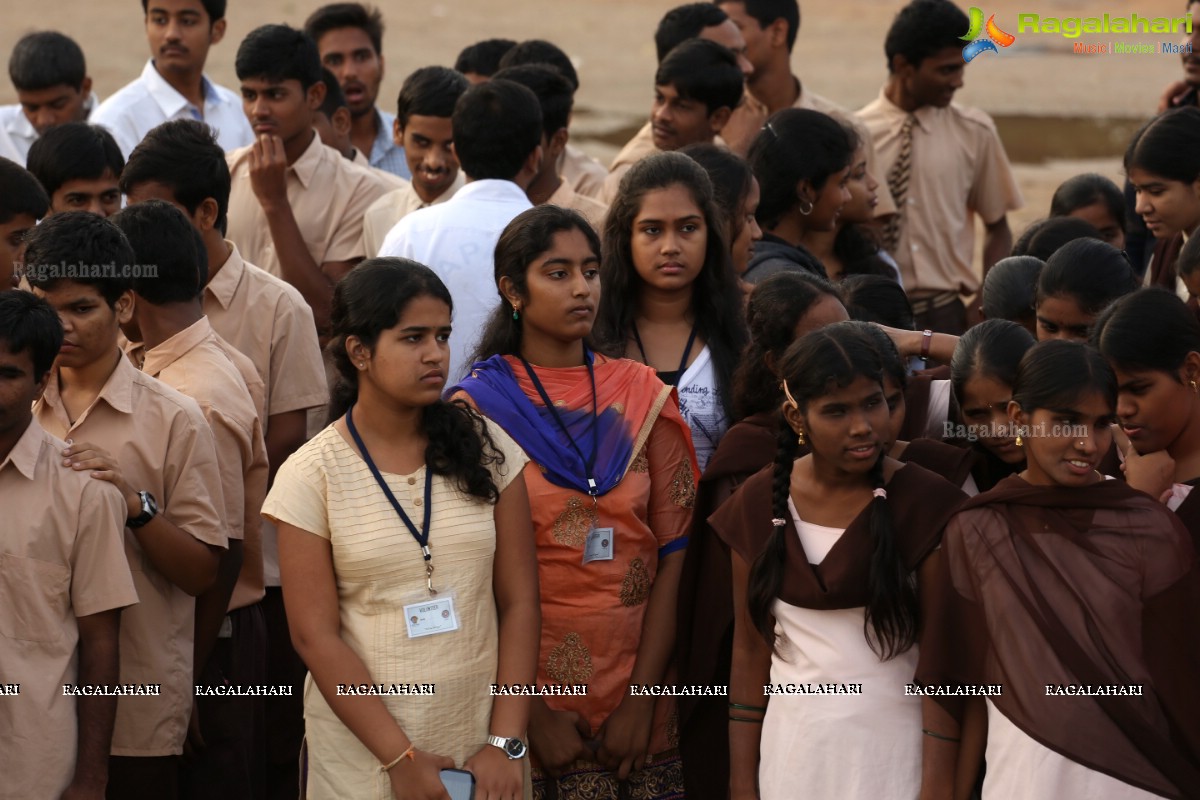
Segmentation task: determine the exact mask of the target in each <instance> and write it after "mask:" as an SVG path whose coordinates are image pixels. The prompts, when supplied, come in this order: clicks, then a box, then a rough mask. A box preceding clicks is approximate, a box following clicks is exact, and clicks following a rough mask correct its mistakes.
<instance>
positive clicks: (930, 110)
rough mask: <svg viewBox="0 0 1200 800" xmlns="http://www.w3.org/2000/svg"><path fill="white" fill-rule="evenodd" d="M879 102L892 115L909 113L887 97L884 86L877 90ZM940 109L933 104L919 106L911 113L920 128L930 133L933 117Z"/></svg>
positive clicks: (904, 115)
mask: <svg viewBox="0 0 1200 800" xmlns="http://www.w3.org/2000/svg"><path fill="white" fill-rule="evenodd" d="M879 102H880V103H881V104H882V105H883V107H884V109H886V110H887V112H888V113H889V114H891V115H892V116H896V117H900V118H901V119H903V118H904V117H907V116H909V114H910V112H908V111H905V110H904V109H903V108H901V107H900V106H898V105H896V104H895V103H893V102H892V101H891V100H890V99H888V96H887V89H886V87H885V88H883V89H880V90H879ZM942 110H943V109H940V108H937V107H935V106H921V107H920V108H918V109H917V110H916V111H913V112H911V114H912V116H913V117H914V118H915V119H916V121H917V125H918V126H919V127H920V128H921V130H923V131H925V132H926V133H930V132H932V130H933V128H932V125H933V118H934V117H935V116H937V114H938V113H939V112H940V111H942Z"/></svg>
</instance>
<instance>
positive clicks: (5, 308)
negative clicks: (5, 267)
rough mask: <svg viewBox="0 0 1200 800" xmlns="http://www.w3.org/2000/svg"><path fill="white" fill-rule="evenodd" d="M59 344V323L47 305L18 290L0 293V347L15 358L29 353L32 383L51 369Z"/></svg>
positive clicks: (61, 328) (60, 321)
mask: <svg viewBox="0 0 1200 800" xmlns="http://www.w3.org/2000/svg"><path fill="white" fill-rule="evenodd" d="M62 343H63V326H62V320H60V319H59V318H58V313H57V312H55V310H54V309H53V308H52V307H51V306H50V304H49V303H47V302H46V301H45V300H43V299H42V298H40V297H38V296H37V295H35V294H33V293H32V292H23V291H21V290H20V289H9V290H7V291H4V292H0V347H3V348H4V349H5V350H7V351H8V352H9V353H11V354H13V355H14V356H15V355H19V354H21V353H24V352H26V351H28V352H29V357H30V359H31V360H32V361H33V379H34V380H35V381H40V380H41V379H42V378H43V377H44V376H45V375H46V373H47V372H49V371H50V368H51V367H52V366H54V359H56V358H58V351H59V349H60V348H61V347H62Z"/></svg>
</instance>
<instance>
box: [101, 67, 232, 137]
mask: <svg viewBox="0 0 1200 800" xmlns="http://www.w3.org/2000/svg"><path fill="white" fill-rule="evenodd" d="M202 81H203V88H204V108H203V110H201V109H199V108H196V106H194V105H192V104H191V103H190V102H188V100H187V98H186V97H184V96H183V95H181V94H180V93H179V92H177V91H175V89H174V87H172V86H171V84H169V83H167V81H166V80H165V79H164V78H163V76H161V75H159V74H158V70H156V69H155V68H154V60H153V59H151V60H150V61H147V62H146V66H145V68H144V69H142V74H141V77H139V78H138V79H137V80H135V81H133V82H132V83H129V84H127V85H126V86H125V87H124V88H122V89H121V90H120V91H118V92H117V93H116V94H114V95H113V96H112V97H110V98H108V99H107V100H105V101H104V102H103V103H101V104H100V107H99V108H97V109H96V111H95V112H94V113H93V114H92V116H91V121H92V122H94V123H96V124H97V125H103V126H104V127H105V128H108V130H109V132H110V133H112V135H113V138H114V139H116V140H117V145H118V146H119V147H120V148H121V153H122V154H124V156H125V158H126V159H128V158H129V154H130V153H131V152H133V148H135V147H137V146H138V143H139V142H141V141H142V138H143V137H144V136H145V135H146V134H147V133H149V132H150V131H151V129H153V128H155V127H157V126H159V125H161V124H163V123H164V122H168V121H170V120H173V119H194V120H200V121H202V122H207V123H208V126H209V127H210V128H212V129H213V132H214V134H215V135H216V137H217V144H219V145H221V148H222V149H223V150H224V151H225V152H226V153H228V152H229V151H230V150H236V149H237V148H239V147H245V146H246V145H248V144H251V143H252V142H253V141H254V132H253V131H252V130H251V129H250V123H249V122H248V121H247V120H246V115H245V114H244V113H242V98H241V97H240V96H239V95H237V94H236V93H234V92H232V91H230V90H229V89H226V88H225V87H224V86H218V85H217V84H215V83H213V82H212V81H210V80H209V79H208V78H207V77H204V78H202Z"/></svg>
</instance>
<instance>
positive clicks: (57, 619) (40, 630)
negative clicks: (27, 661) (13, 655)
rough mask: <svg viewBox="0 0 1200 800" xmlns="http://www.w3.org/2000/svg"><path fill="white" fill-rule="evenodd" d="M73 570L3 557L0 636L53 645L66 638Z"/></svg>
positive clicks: (0, 586) (0, 572) (1, 563)
mask: <svg viewBox="0 0 1200 800" xmlns="http://www.w3.org/2000/svg"><path fill="white" fill-rule="evenodd" d="M70 590H71V570H69V569H67V568H66V567H64V566H60V565H58V564H51V563H49V562H47V561H38V560H37V559H34V558H21V557H19V556H15V555H12V554H11V553H4V554H2V555H0V634H3V635H4V636H6V637H8V638H9V639H18V640H23V641H29V642H53V641H55V640H57V639H58V638H59V637H60V636H62V634H63V630H62V628H63V619H64V618H65V617H66V614H67V609H68V607H69V605H70V594H69V593H70Z"/></svg>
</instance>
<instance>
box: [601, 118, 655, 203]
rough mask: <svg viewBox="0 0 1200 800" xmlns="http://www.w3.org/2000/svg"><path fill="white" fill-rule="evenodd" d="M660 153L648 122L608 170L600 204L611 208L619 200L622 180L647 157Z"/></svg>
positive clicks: (626, 145) (626, 144) (618, 154)
mask: <svg viewBox="0 0 1200 800" xmlns="http://www.w3.org/2000/svg"><path fill="white" fill-rule="evenodd" d="M659 152H662V151H661V150H659V149H658V148H657V147H656V146H655V145H654V130H653V128H652V126H651V123H649V122H647V123H646V124H645V125H643V126H642V128H641V130H639V131H638V132H637V133H635V134H634V135H633V138H632V139H630V140H629V141H628V142H626V143H625V146H624V147H622V148H621V151H620V152H619V153H617V155H616V158H614V159H613V162H612V166H611V167H610V168H609V170H608V177H607V178H605V179H604V186H603V188H602V189H601V191H600V197H599V198H598V199H599V200H600V202H602V203H604V204H606V205H610V206H611V205H612V204H613V200H615V199H616V198H617V191H618V189H619V188H620V186H621V178H623V177H625V173H626V172H629V169H630V168H631V167H632V166H633V165H634V164H636V163H637V162H639V161H641V160H642V159H643V158H645V157H646V156H650V155H654V154H655V153H659Z"/></svg>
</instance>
